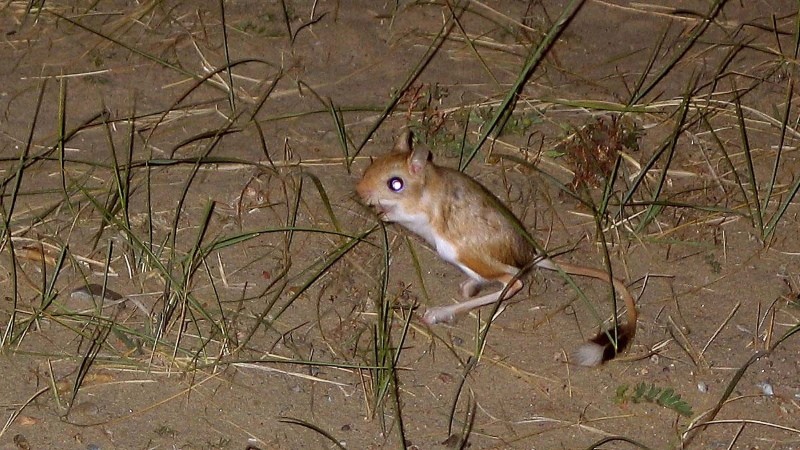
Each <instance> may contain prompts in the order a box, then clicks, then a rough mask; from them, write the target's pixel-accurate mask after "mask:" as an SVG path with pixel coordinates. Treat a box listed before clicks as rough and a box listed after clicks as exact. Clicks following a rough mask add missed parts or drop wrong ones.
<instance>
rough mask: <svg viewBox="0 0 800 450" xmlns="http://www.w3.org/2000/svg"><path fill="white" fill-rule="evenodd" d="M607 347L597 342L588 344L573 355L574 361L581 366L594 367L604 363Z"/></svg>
mask: <svg viewBox="0 0 800 450" xmlns="http://www.w3.org/2000/svg"><path fill="white" fill-rule="evenodd" d="M605 351H606V349H605V347H603V346H602V345H600V344H598V343H595V342H587V343H585V344H583V345H581V346H580V347H578V349H577V350H575V352H574V353H573V354H572V360H573V362H574V363H575V364H577V365H579V366H586V367H594V366H599V365H600V364H602V363H603V355H604V354H605Z"/></svg>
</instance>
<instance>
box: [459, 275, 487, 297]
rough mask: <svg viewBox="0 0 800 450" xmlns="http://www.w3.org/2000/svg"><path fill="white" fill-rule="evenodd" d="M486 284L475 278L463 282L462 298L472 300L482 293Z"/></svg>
mask: <svg viewBox="0 0 800 450" xmlns="http://www.w3.org/2000/svg"><path fill="white" fill-rule="evenodd" d="M485 284H486V283H485V282H483V281H481V280H476V279H474V278H467V279H466V280H464V281H462V282H461V296H462V297H464V298H472V297H475V295H476V294H477V293H478V292H480V290H481V288H482V287H483V286H484V285H485Z"/></svg>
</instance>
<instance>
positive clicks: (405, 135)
mask: <svg viewBox="0 0 800 450" xmlns="http://www.w3.org/2000/svg"><path fill="white" fill-rule="evenodd" d="M411 147H412V145H411V129H410V128H408V127H403V131H402V132H401V133H400V136H398V137H397V140H396V141H394V148H393V149H392V152H394V153H408V152H410V151H411Z"/></svg>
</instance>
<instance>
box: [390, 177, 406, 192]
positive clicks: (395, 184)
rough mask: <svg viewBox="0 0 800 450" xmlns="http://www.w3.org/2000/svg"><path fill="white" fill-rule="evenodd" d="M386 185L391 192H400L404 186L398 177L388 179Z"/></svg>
mask: <svg viewBox="0 0 800 450" xmlns="http://www.w3.org/2000/svg"><path fill="white" fill-rule="evenodd" d="M388 185H389V189H391V190H392V192H400V191H402V190H403V187H405V184H404V183H403V179H402V178H400V177H392V178H389V183H388Z"/></svg>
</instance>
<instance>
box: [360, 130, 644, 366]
mask: <svg viewBox="0 0 800 450" xmlns="http://www.w3.org/2000/svg"><path fill="white" fill-rule="evenodd" d="M410 138H411V136H410V132H408V131H407V130H406V131H405V132H404V133H403V134H402V135H401V137H400V138H399V139H398V140H397V142H396V143H395V146H394V149H393V151H392V152H391V153H389V154H387V155H384V156H382V157H379V158H377V159H375V160H374V161H373V162H372V164H371V165H370V166H369V167H368V168H367V170H366V171H365V172H364V175H363V177H362V179H361V181H359V183H358V185H357V186H356V192H357V193H358V195H359V196H360V197H361V199H362V200H363V201H364V202H365V203H366V204H368V205H370V206H373V207H375V208H376V210H377V211H378V212H379V213H380V215H381V219H382V220H385V221H389V222H397V223H399V224H400V225H403V226H404V227H406V228H408V229H409V230H411V231H413V232H414V233H416V234H418V235H420V236H421V237H422V238H424V239H425V240H426V241H428V243H429V244H431V245H432V246H433V247H434V248H435V249H436V251H437V252H438V253H439V255H440V256H442V257H443V258H445V259H447V260H449V261H450V262H452V263H454V264H456V265H457V266H459V267H460V268H461V269H462V270H464V271H465V272H466V273H467V274H468V275H469V276H470V277H472V278H473V279H474V280H473V281H472V282H467V283H462V292H463V293H464V295H465V296H472V295H474V294H475V293H476V291H477V289H478V288H479V287H480V286H482V285H483V284H485V283H486V282H499V283H501V284H503V286H504V287H505V286H506V285H508V284H509V283H511V281H512V279H513V277H514V276H515V275H516V274H517V273H518V272H519V271H520V269H522V268H523V267H525V266H527V265H529V264H531V263H532V262H533V261H535V260H536V258H537V257H539V260H537V261H536V263H535V265H536V266H538V267H540V268H543V269H548V270H555V271H558V270H562V271H564V272H566V273H568V274H572V275H580V276H586V277H591V278H596V279H599V280H602V281H605V282H607V283H612V284H613V286H614V289H615V290H616V292H618V293H619V294H620V296H621V297H622V298H623V300H624V301H625V305H626V307H627V309H628V321H627V323H626V324H625V325H624V326H622V327H620V328H619V329H618V330H617V332H616V334H617V336H618V348H613V346H612V345H611V340H610V339H608V336H607V335H606V334H605V333H600V334H598V335H597V336H596V337H595V338H593V339H592V340H591V341H590V342H588V343H586V344H584V345H583V346H582V347H580V349H579V350H578V351H577V352H576V353H575V355H574V356H575V359H576V362H577V363H578V364H581V365H597V364H600V363H602V362H603V361H604V360H606V359H609V358H611V357H613V356H614V355H615V354H616V352H618V351H621V350H622V349H623V348H624V347H625V345H627V343H628V342H630V341H631V340H632V338H633V336H634V334H635V332H636V321H637V318H638V314H637V310H636V304H635V300H634V298H633V296H632V295H631V294H630V292H629V291H628V289H627V287H626V286H625V283H623V282H622V281H621V280H618V279H616V278H611V277H610V276H609V275H608V274H607V273H606V272H604V271H602V270H598V269H593V268H589V267H582V266H576V265H572V264H563V263H558V264H556V263H555V262H553V261H552V260H550V259H547V258H541V257H540V256H538V255H537V252H536V248H535V247H534V246H533V245H532V244H531V243H530V242H528V240H527V239H526V238H525V237H524V236H523V234H522V233H521V231H520V230H522V229H523V228H522V224H521V223H520V221H519V219H517V218H516V217H515V216H514V215H513V214H512V213H511V211H509V210H508V208H507V207H506V206H505V205H503V203H502V202H501V201H500V200H499V199H498V198H497V197H495V196H494V195H493V194H492V193H491V192H489V191H488V190H487V189H486V188H485V187H483V186H482V185H481V184H479V183H478V182H477V181H475V180H474V179H472V178H470V177H469V176H467V175H465V174H463V173H461V172H459V171H457V170H453V169H449V168H446V167H440V166H437V165H436V164H434V163H433V162H432V161H430V152H429V151H428V150H427V149H425V148H424V147H416V148H414V147H412V145H411V140H410ZM397 179H400V180H402V186H403V188H402V190H400V191H399V192H394V191H393V190H392V189H391V188H390V184H391V183H390V181H391V180H395V181H396V180H397ZM522 286H523V284H522V282H521V281H520V280H516V281H515V282H514V283H513V284H512V285H511V286H509V288H508V289H507V292H506V294H505V295H504V296H502V298H501V294H502V290H500V291H497V292H495V293H492V294H488V295H484V296H482V297H478V298H474V299H471V300H469V301H465V302H462V303H460V304H457V305H450V306H444V307H438V308H431V309H429V310H428V311H427V312H426V314H425V316H424V317H423V320H425V321H426V322H427V323H429V324H435V323H438V322H443V321H452V320H453V319H454V318H455V316H456V314H459V313H462V312H466V311H469V310H470V309H474V308H477V307H480V306H484V305H487V304H491V303H494V302H498V301H502V300H505V299H508V298H510V297H512V296H513V295H514V294H516V293H517V292H518V291H519V290H521V289H522ZM612 332H613V330H612Z"/></svg>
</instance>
